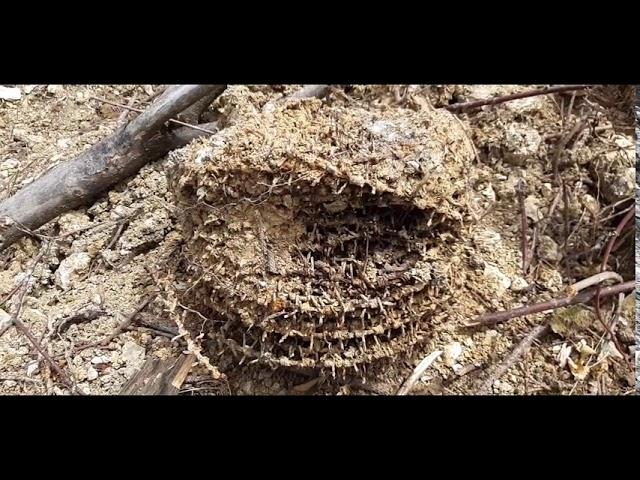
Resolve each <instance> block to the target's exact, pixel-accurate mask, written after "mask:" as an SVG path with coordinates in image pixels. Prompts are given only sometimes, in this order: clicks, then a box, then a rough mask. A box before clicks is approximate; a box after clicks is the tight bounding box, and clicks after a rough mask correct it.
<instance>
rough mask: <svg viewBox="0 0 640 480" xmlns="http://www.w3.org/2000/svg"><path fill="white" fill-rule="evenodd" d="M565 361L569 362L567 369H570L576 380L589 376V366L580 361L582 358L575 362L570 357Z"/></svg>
mask: <svg viewBox="0 0 640 480" xmlns="http://www.w3.org/2000/svg"><path fill="white" fill-rule="evenodd" d="M567 362H568V363H569V369H570V370H571V373H572V375H573V377H574V378H575V379H576V380H584V379H585V378H587V377H588V376H589V372H590V371H591V367H589V366H587V365H585V364H584V363H583V362H582V359H580V360H578V362H577V363H576V362H574V361H573V360H571V358H568V359H567Z"/></svg>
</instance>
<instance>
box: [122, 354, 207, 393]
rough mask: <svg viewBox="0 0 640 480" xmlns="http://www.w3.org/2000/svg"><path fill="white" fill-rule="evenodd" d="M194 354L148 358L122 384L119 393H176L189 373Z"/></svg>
mask: <svg viewBox="0 0 640 480" xmlns="http://www.w3.org/2000/svg"><path fill="white" fill-rule="evenodd" d="M194 360H195V356H194V355H193V354H187V355H181V356H180V358H167V359H163V360H161V359H159V358H150V359H148V360H147V361H146V362H145V364H144V365H143V367H142V368H141V369H140V370H139V371H138V372H137V373H136V374H135V375H134V376H133V377H131V379H130V380H129V381H128V382H127V383H126V384H125V385H124V387H123V388H122V390H121V392H120V395H177V394H178V392H179V391H180V387H182V384H183V383H184V381H185V380H186V378H187V375H189V371H190V370H191V368H192V366H193V362H194Z"/></svg>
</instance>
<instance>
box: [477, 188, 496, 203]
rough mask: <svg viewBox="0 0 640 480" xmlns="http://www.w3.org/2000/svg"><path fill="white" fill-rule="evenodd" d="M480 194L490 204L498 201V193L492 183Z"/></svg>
mask: <svg viewBox="0 0 640 480" xmlns="http://www.w3.org/2000/svg"><path fill="white" fill-rule="evenodd" d="M480 193H481V194H482V196H483V197H485V198H486V199H487V200H489V201H490V202H492V203H493V202H495V201H496V192H495V190H494V189H493V186H492V185H491V184H490V183H489V184H487V186H485V187H484V188H483V189H482V190H480Z"/></svg>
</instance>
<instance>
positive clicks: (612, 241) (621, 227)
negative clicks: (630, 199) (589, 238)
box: [594, 209, 635, 351]
mask: <svg viewBox="0 0 640 480" xmlns="http://www.w3.org/2000/svg"><path fill="white" fill-rule="evenodd" d="M634 212H635V209H630V210H629V212H628V213H627V214H626V215H625V216H624V218H623V219H622V220H621V221H620V223H619V224H618V226H617V227H616V229H615V231H614V232H613V235H612V236H611V238H610V239H609V242H608V243H607V248H606V249H605V251H604V255H603V257H602V264H601V265H600V271H601V272H604V271H605V270H606V268H607V263H609V255H611V250H612V249H613V245H614V244H615V242H616V239H617V238H618V237H619V236H620V234H621V233H622V231H623V230H624V228H625V227H626V225H627V223H629V221H630V220H631V219H632V218H633V216H634ZM601 296H602V290H601V287H600V285H598V288H597V289H596V299H595V302H594V305H595V310H596V317H597V318H598V321H599V322H600V323H601V324H602V326H603V327H604V328H605V330H606V331H607V333H608V334H609V336H610V337H611V340H612V341H613V342H614V343H615V345H616V348H617V349H618V350H620V351H622V350H621V346H620V344H619V343H618V339H617V338H616V336H615V335H614V334H613V332H612V331H611V329H610V328H609V325H607V322H605V321H604V319H603V318H602V312H601V310H600V297H601Z"/></svg>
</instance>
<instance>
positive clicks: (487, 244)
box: [473, 229, 502, 250]
mask: <svg viewBox="0 0 640 480" xmlns="http://www.w3.org/2000/svg"><path fill="white" fill-rule="evenodd" d="M473 241H474V243H475V244H476V245H477V246H478V247H479V248H480V249H483V250H494V249H495V248H496V247H497V246H498V245H500V244H501V243H502V237H501V236H500V234H499V233H498V232H496V231H494V230H489V229H486V230H482V231H479V232H476V233H475V234H474V236H473Z"/></svg>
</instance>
